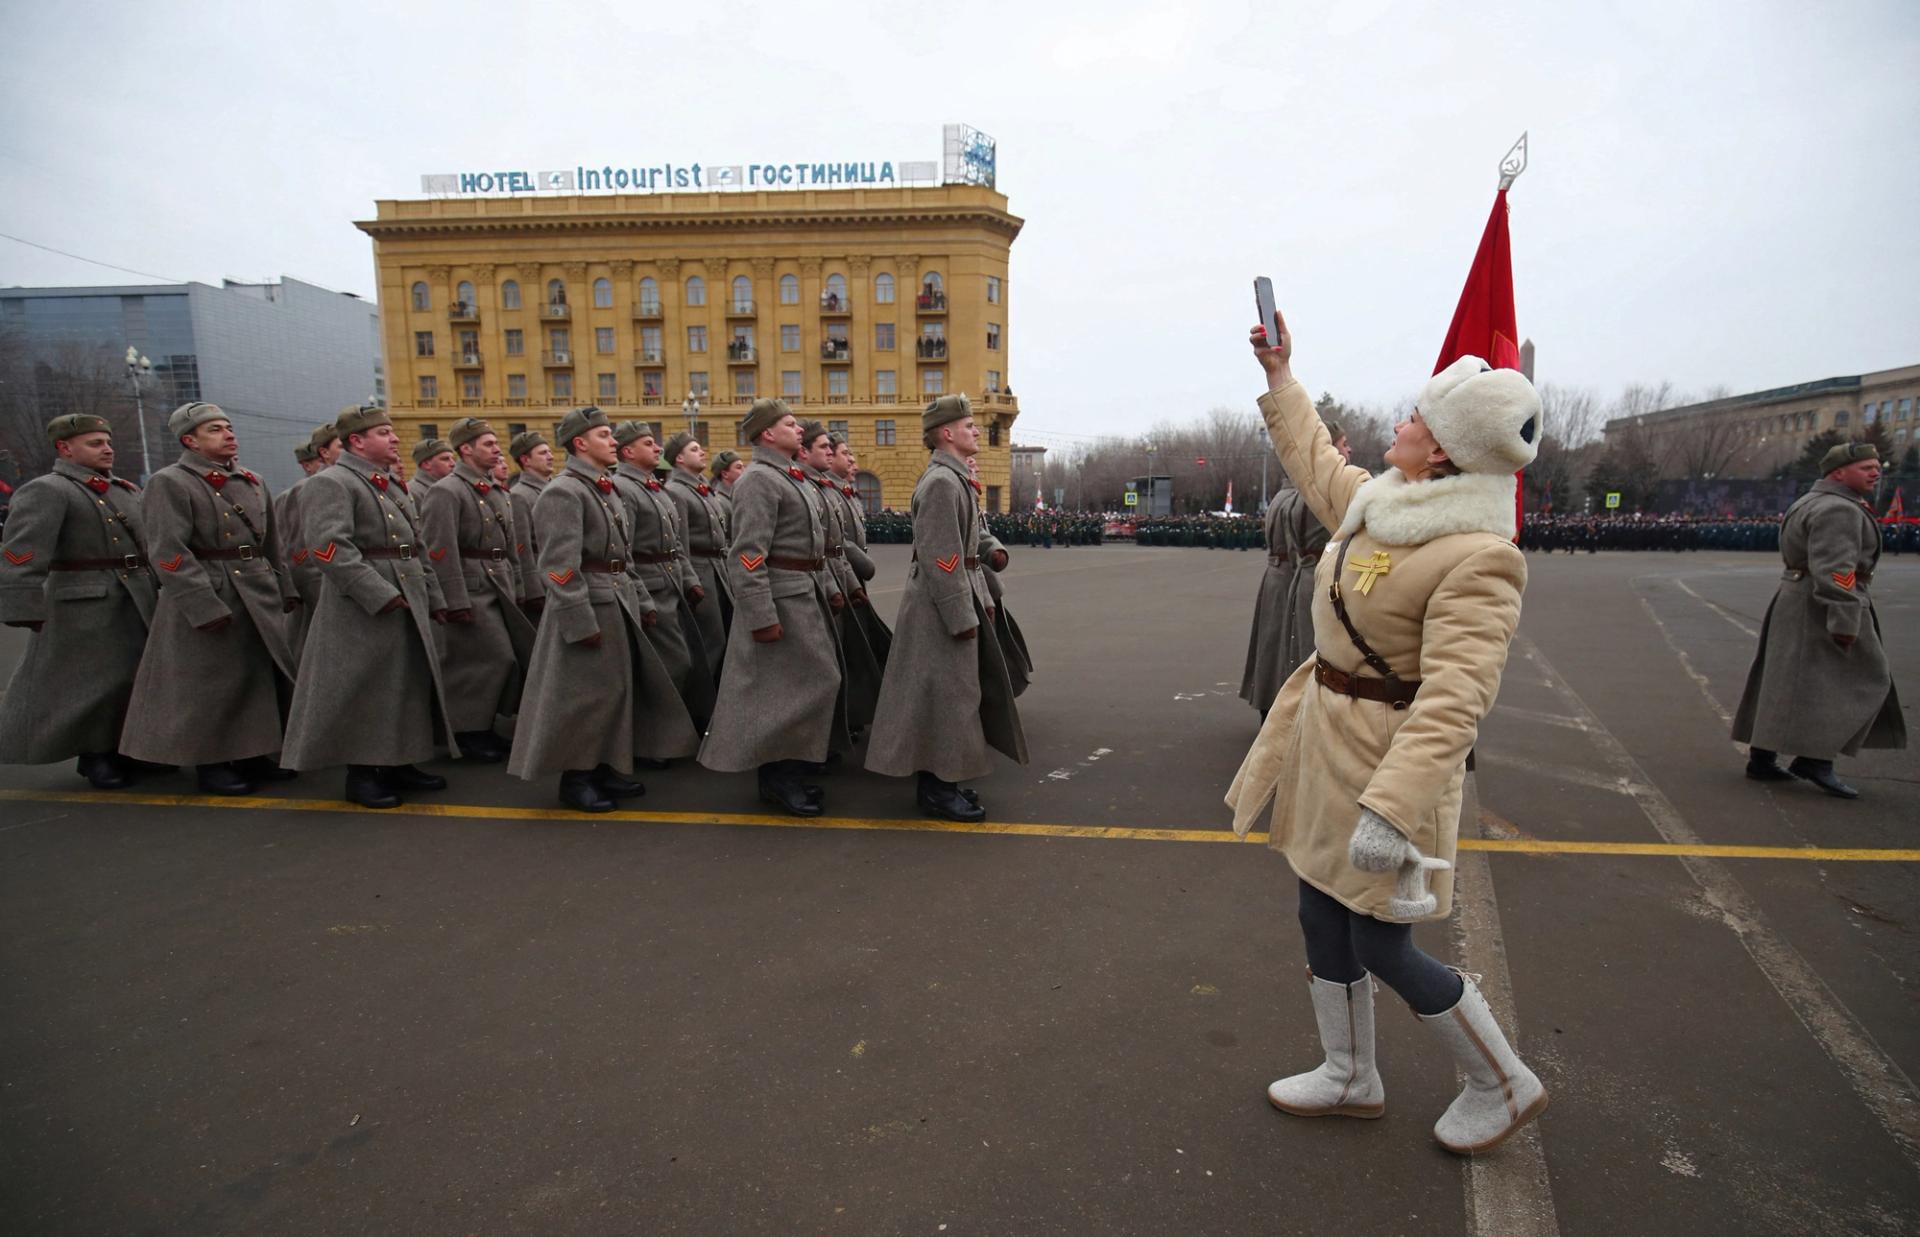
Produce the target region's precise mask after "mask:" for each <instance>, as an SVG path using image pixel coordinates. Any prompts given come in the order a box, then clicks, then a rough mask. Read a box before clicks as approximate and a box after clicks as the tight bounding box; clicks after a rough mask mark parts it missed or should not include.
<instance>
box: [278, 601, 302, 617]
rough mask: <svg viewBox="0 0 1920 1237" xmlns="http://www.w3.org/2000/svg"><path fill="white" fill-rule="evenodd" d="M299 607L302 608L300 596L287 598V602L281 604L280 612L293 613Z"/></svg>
mask: <svg viewBox="0 0 1920 1237" xmlns="http://www.w3.org/2000/svg"><path fill="white" fill-rule="evenodd" d="M299 608H300V599H299V598H298V597H289V598H287V599H286V601H285V602H283V603H282V604H281V606H280V613H282V614H292V613H293V612H294V611H295V610H298V609H299Z"/></svg>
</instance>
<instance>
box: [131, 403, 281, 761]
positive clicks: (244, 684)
mask: <svg viewBox="0 0 1920 1237" xmlns="http://www.w3.org/2000/svg"><path fill="white" fill-rule="evenodd" d="M167 431H168V432H169V433H170V434H172V435H173V436H174V437H175V439H177V440H178V441H179V442H180V444H181V446H182V448H183V450H182V452H181V455H180V459H179V460H178V461H177V462H175V463H173V464H169V465H168V466H167V467H165V468H162V469H161V470H160V471H158V472H156V473H154V474H153V476H152V477H151V478H150V479H149V480H148V482H147V488H146V491H145V493H143V494H142V495H141V499H140V520H141V525H142V531H143V532H144V533H145V536H146V545H147V561H148V562H149V563H151V564H152V565H153V566H154V567H157V568H158V569H159V570H157V571H155V572H154V580H155V581H156V582H157V583H158V584H159V586H160V599H159V601H158V603H156V604H155V606H154V610H153V621H152V623H151V624H150V625H149V628H148V632H147V647H146V651H145V653H144V654H143V655H142V657H141V659H140V671H139V673H138V674H137V675H136V676H135V677H134V682H133V699H132V700H131V701H130V702H129V703H128V705H127V723H126V726H125V728H124V730H123V731H122V735H121V741H120V752H121V754H122V755H124V756H129V757H131V758H133V759H134V760H143V761H148V762H151V763H154V764H163V765H197V766H199V770H198V773H199V782H200V789H201V790H203V791H206V792H208V793H210V794H224V795H246V794H252V793H253V790H254V787H255V785H256V784H257V783H258V782H261V781H279V780H283V779H285V778H288V777H291V776H293V774H292V773H290V772H289V771H287V770H285V769H282V768H281V767H280V766H279V765H278V764H276V763H275V762H274V761H273V760H272V759H271V755H272V753H274V752H277V751H279V750H280V737H281V730H280V720H281V714H280V709H281V702H282V700H283V698H284V692H285V690H286V689H287V686H288V684H290V683H291V682H292V680H293V676H294V671H295V669H296V668H297V663H296V661H295V660H294V654H293V645H292V642H291V640H290V639H289V637H288V616H289V614H290V613H291V611H293V610H294V609H295V608H297V607H298V606H299V604H300V595H299V594H298V593H297V592H295V591H294V587H293V581H292V580H291V579H290V578H288V576H287V574H286V572H285V569H284V567H283V565H282V564H281V563H280V561H279V555H278V551H277V550H276V549H275V548H274V532H275V528H274V514H273V509H272V501H271V499H270V498H269V497H268V495H267V487H266V483H265V482H263V481H261V480H260V478H259V477H257V476H255V475H254V474H253V473H251V472H249V471H247V470H246V469H244V468H242V467H240V465H239V463H238V457H239V452H240V443H239V439H238V438H237V437H236V436H235V435H234V432H233V424H232V422H230V421H228V420H227V414H226V413H224V412H222V411H221V410H220V408H219V407H218V406H217V405H214V404H208V403H203V402H200V401H194V402H192V403H187V404H182V405H181V406H180V407H178V408H176V409H174V410H173V414H172V415H171V416H169V417H168V418H167Z"/></svg>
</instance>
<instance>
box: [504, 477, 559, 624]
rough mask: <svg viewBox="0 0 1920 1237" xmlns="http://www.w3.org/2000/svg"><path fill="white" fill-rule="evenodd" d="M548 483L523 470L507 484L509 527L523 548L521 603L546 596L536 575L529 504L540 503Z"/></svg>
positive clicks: (536, 545) (537, 557) (536, 544)
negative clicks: (511, 504) (520, 540)
mask: <svg viewBox="0 0 1920 1237" xmlns="http://www.w3.org/2000/svg"><path fill="white" fill-rule="evenodd" d="M548 484H549V483H548V482H546V481H542V480H541V479H540V478H538V477H536V476H534V475H533V474H532V473H530V472H527V471H526V470H524V469H522V470H521V471H520V472H517V473H515V474H514V475H513V480H512V481H510V482H508V483H507V497H508V498H509V499H511V500H512V501H513V527H514V530H515V531H516V532H518V533H519V534H520V537H521V538H522V540H523V543H524V544H525V546H526V549H525V551H524V552H523V553H522V557H521V564H520V599H521V602H522V603H523V604H524V603H527V602H534V601H539V600H540V599H541V598H543V597H545V596H546V595H547V590H546V587H545V581H546V577H545V576H543V575H541V574H540V539H539V537H538V536H537V535H536V530H535V529H534V527H533V504H534V503H536V502H538V501H539V500H540V494H541V492H542V491H543V490H545V489H546V488H547V486H548Z"/></svg>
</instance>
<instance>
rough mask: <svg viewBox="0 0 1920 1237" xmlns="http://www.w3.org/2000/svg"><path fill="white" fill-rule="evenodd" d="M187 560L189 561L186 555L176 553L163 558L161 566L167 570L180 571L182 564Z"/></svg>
mask: <svg viewBox="0 0 1920 1237" xmlns="http://www.w3.org/2000/svg"><path fill="white" fill-rule="evenodd" d="M186 561H187V556H186V555H184V554H176V555H174V556H173V557H172V558H163V559H161V560H160V566H161V568H162V569H163V570H166V571H178V570H180V564H181V563H184V562H186Z"/></svg>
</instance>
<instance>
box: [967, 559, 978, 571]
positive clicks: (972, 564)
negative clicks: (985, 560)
mask: <svg viewBox="0 0 1920 1237" xmlns="http://www.w3.org/2000/svg"><path fill="white" fill-rule="evenodd" d="M978 566H980V560H979V559H977V558H970V559H968V560H967V570H968V571H972V570H974V569H975V568H977V567H978Z"/></svg>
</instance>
